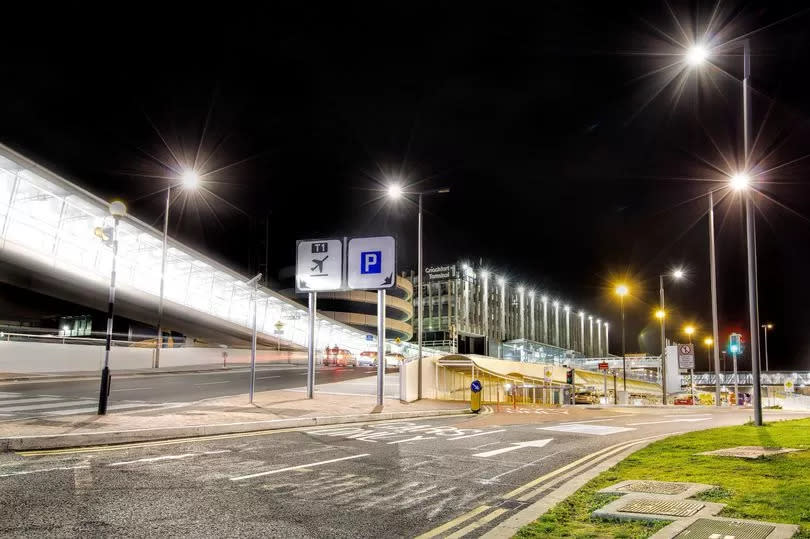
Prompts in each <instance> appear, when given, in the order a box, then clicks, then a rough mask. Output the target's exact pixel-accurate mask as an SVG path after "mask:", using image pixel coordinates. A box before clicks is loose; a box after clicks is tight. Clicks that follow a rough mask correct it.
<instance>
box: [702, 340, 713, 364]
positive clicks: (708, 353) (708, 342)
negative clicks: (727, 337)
mask: <svg viewBox="0 0 810 539" xmlns="http://www.w3.org/2000/svg"><path fill="white" fill-rule="evenodd" d="M703 344H705V345H706V360H707V361H708V362H709V363H710V364H711V360H712V357H711V349H712V345H713V344H714V339H712V338H711V337H706V338H705V339H703Z"/></svg>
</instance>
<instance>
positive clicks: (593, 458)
mask: <svg viewBox="0 0 810 539" xmlns="http://www.w3.org/2000/svg"><path fill="white" fill-rule="evenodd" d="M661 436H668V434H666V435H659V436H648V437H646V438H638V439H635V440H630V441H625V442H621V443H618V444H614V445H611V446H608V447H605V448H603V449H600V450H599V451H595V452H593V453H591V454H589V455H585V456H584V457H582V458H580V459H577V460H575V461H573V462H570V463H568V464H566V465H565V466H563V467H561V468H557V469H556V470H554V471H553V472H549V473H547V474H545V475H542V476H540V477H538V478H537V479H534V480H532V481H529V482H528V483H526V484H525V485H522V486H519V487H518V488H516V489H514V490H512V491H510V492H507V493H506V494H504V495H503V496H501V499H502V500H509V499H512V498H515V497H516V496H518V495H519V494H523V493H525V494H523V495H522V496H520V497H519V498H517V499H518V501H521V502H525V501H528V500H530V499H532V498H534V497H535V496H537V495H538V494H540V493H541V492H543V491H544V490H546V489H548V488H549V487H550V486H551V485H545V484H544V483H547V482H548V481H549V480H551V479H554V478H557V477H559V476H561V475H562V474H564V473H566V472H568V471H569V470H573V469H575V468H578V467H580V466H583V465H589V464H597V463H598V462H599V461H602V460H604V459H606V458H608V457H610V456H612V455H615V454H616V453H621V452H622V451H624V450H626V449H629V448H630V447H632V446H634V445H638V444H641V443H644V442H646V441H648V440H652V439H654V438H660V437H661ZM538 485H540V486H538ZM533 487H537V488H533ZM529 489H533V490H530V491H529V492H528V493H526V491H527V490H529ZM490 509H494V511H492V512H489V513H486V514H485V515H483V516H481V517H480V518H478V519H477V520H475V521H473V522H472V523H470V524H468V525H467V526H465V527H464V528H461V529H460V530H458V531H456V532H455V533H452V534H450V535H448V536H447V538H448V539H449V538H453V539H455V538H458V537H463V536H464V535H466V534H468V533H470V532H471V531H473V530H475V529H477V528H480V527H481V526H483V525H484V524H487V523H488V522H491V521H493V520H495V519H496V518H498V517H500V516H501V515H502V514H504V513H506V512H507V511H508V510H507V509H504V508H501V507H498V506H497V505H481V506H478V507H476V508H475V509H473V510H472V511H469V512H467V513H464V514H463V515H461V516H458V517H456V518H454V519H453V520H449V521H447V522H445V523H444V524H442V525H440V526H437V527H436V528H433V529H432V530H430V531H428V532H425V533H423V534H422V535H419V536H418V537H417V538H416V539H430V538H432V537H437V536H439V535H442V534H443V533H445V532H448V531H450V530H452V529H453V528H455V527H457V526H459V525H461V524H463V523H464V522H466V521H468V520H470V519H472V518H473V517H476V516H479V515H481V513H485V512H486V511H489V510H490Z"/></svg>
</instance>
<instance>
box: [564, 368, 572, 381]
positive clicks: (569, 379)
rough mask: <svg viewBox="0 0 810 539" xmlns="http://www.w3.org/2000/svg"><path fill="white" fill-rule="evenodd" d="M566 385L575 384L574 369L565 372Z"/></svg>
mask: <svg viewBox="0 0 810 539" xmlns="http://www.w3.org/2000/svg"><path fill="white" fill-rule="evenodd" d="M565 383H566V384H573V383H574V369H568V370H567V371H565Z"/></svg>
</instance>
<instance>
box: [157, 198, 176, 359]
mask: <svg viewBox="0 0 810 539" xmlns="http://www.w3.org/2000/svg"><path fill="white" fill-rule="evenodd" d="M171 196H172V186H171V185H170V186H169V187H168V188H167V189H166V212H165V215H164V218H163V259H162V260H161V263H160V299H159V300H158V320H157V338H156V339H155V365H154V366H155V368H158V367H160V349H161V348H162V347H163V327H162V326H163V290H164V285H165V281H166V256H167V252H168V244H169V204H170V203H171Z"/></svg>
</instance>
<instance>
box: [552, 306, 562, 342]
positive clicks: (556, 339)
mask: <svg viewBox="0 0 810 539" xmlns="http://www.w3.org/2000/svg"><path fill="white" fill-rule="evenodd" d="M551 305H553V306H554V346H558V347H559V346H560V302H559V301H557V300H556V299H555V300H554V302H553V303H552V304H551Z"/></svg>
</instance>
